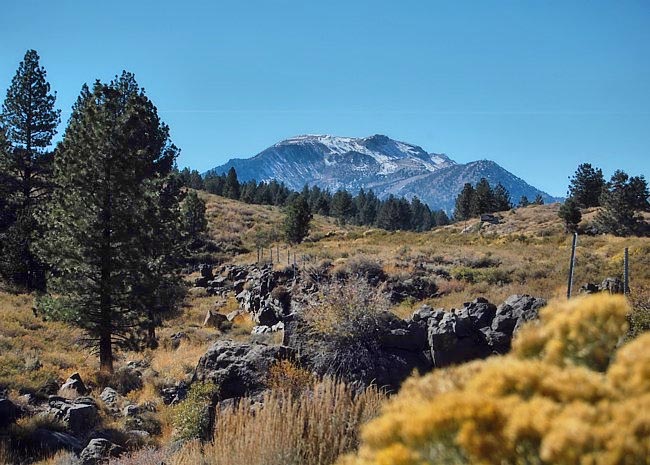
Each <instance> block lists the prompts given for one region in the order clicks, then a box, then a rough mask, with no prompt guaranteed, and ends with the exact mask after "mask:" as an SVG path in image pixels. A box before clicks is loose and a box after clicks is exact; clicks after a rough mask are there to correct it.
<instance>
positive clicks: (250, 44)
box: [0, 0, 650, 195]
mask: <svg viewBox="0 0 650 465" xmlns="http://www.w3.org/2000/svg"><path fill="white" fill-rule="evenodd" d="M0 31H1V32H0V93H1V94H0V95H1V96H2V98H4V95H5V94H6V89H7V87H8V85H9V83H10V81H11V77H12V76H13V74H14V73H15V70H16V68H17V66H18V63H19V62H20V60H21V59H22V57H23V55H24V53H25V51H26V50H27V49H30V48H33V49H36V50H37V51H38V52H39V54H40V56H41V63H42V64H43V65H44V66H45V67H46V69H47V72H48V79H49V81H50V83H51V84H52V88H53V89H54V90H56V91H57V92H58V100H57V105H58V107H59V108H61V109H62V110H63V120H64V123H63V124H62V126H61V132H62V131H63V128H64V124H65V122H66V121H67V118H68V117H69V114H70V111H69V110H70V107H71V105H72V104H73V102H74V100H75V99H76V97H77V95H78V93H79V90H80V88H81V85H82V84H83V83H84V82H88V83H92V82H93V81H94V80H95V79H101V80H110V79H111V78H112V77H113V76H114V75H115V74H118V73H120V72H121V71H122V70H123V69H126V70H128V71H132V72H134V73H135V75H136V79H137V80H138V82H139V84H140V85H141V86H143V87H145V88H146V90H147V94H148V95H149V97H150V98H151V99H152V100H153V101H154V103H155V104H156V105H157V107H158V109H159V112H160V114H161V116H162V118H163V120H164V121H165V122H166V123H167V124H169V126H170V127H171V133H172V138H173V141H174V143H176V145H178V146H179V147H180V148H181V150H182V154H181V156H180V158H179V160H178V164H179V166H180V167H183V166H190V167H192V168H195V169H198V170H200V171H204V170H207V169H209V168H212V167H214V166H216V165H219V164H222V163H223V162H225V161H226V160H227V159H228V158H231V157H235V156H236V157H249V156H252V155H255V154H256V153H258V152H260V151H261V150H263V149H264V148H266V147H268V146H270V145H272V144H273V143H275V142H277V141H279V140H282V139H284V138H287V137H290V136H294V135H298V134H305V133H317V134H323V133H327V134H335V135H342V136H359V137H362V136H367V135H372V134H375V133H380V134H386V135H388V136H390V137H392V138H395V139H398V140H403V141H406V142H410V143H414V144H417V145H420V146H422V147H423V148H424V149H425V150H427V151H429V152H443V153H446V154H448V155H449V156H450V157H451V158H453V159H454V160H456V161H458V162H468V161H473V160H477V159H482V158H489V159H492V160H495V161H497V162H498V163H499V164H501V165H502V166H504V167H505V168H506V169H508V170H510V171H512V172H513V173H515V174H516V175H518V176H520V177H523V178H524V179H526V180H527V181H528V182H530V183H531V184H533V185H535V186H536V187H540V188H542V189H543V190H546V191H547V192H549V193H551V194H554V195H564V194H565V192H566V186H567V178H568V176H570V175H571V174H572V173H573V172H574V171H575V168H576V167H577V165H578V164H579V163H581V162H591V163H592V164H594V165H596V166H599V167H601V168H602V169H603V171H604V172H605V174H606V176H609V175H611V173H612V172H613V170H614V169H616V168H622V169H624V170H625V171H627V172H628V173H629V174H635V175H638V174H643V175H645V176H646V178H648V174H650V1H648V0H636V1H635V0H621V1H584V2H583V1H567V0H560V1H541V0H539V1H532V0H530V1H525V0H516V1H488V0H477V1H467V2H461V1H445V2H441V1H430V0H419V1H412V0H400V1H382V0H369V1H366V0H363V1H361V0H359V1H355V0H347V1H345V0H328V1H325V0H321V1H319V2H315V1H310V0H295V1H294V0H291V1H290V0H268V1H261V0H259V1H245V0H239V1H236V0H232V1H219V0H215V1H194V0H185V1H182V2H180V1H167V0H156V1H138V0H130V1H125V0H114V1H110V2H108V1H107V2H97V1H87V0H85V1H63V0H60V1H56V0H39V1H36V0H2V5H1V6H0Z"/></svg>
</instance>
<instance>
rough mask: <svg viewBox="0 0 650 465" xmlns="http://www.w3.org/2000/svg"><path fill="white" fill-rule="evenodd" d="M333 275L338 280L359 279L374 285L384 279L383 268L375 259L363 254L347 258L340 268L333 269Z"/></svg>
mask: <svg viewBox="0 0 650 465" xmlns="http://www.w3.org/2000/svg"><path fill="white" fill-rule="evenodd" d="M335 277H336V278H337V279H339V280H340V281H342V280H345V279H348V278H349V279H352V280H355V281H356V280H361V279H364V280H366V281H367V282H368V283H370V284H372V285H374V286H376V285H378V284H379V283H380V282H382V281H385V280H386V273H384V269H383V267H382V266H381V263H379V262H378V261H376V260H373V259H371V258H368V257H365V256H357V257H353V258H351V259H349V260H348V261H347V263H346V264H345V266H344V267H343V268H342V269H338V270H336V271H335Z"/></svg>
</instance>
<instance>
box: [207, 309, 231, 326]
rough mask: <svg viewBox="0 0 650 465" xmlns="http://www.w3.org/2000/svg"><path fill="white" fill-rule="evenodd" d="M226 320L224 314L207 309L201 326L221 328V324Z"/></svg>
mask: <svg viewBox="0 0 650 465" xmlns="http://www.w3.org/2000/svg"><path fill="white" fill-rule="evenodd" d="M226 321H228V318H227V317H226V315H222V314H221V313H218V312H215V311H213V310H208V312H207V313H206V315H205V319H204V320H203V326H208V327H210V328H217V329H221V328H222V326H223V324H224V323H225V322H226Z"/></svg>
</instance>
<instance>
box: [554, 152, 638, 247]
mask: <svg viewBox="0 0 650 465" xmlns="http://www.w3.org/2000/svg"><path fill="white" fill-rule="evenodd" d="M649 198H650V193H649V191H648V183H647V182H646V180H645V177H644V176H643V175H641V176H629V175H628V174H627V173H626V172H624V171H622V170H616V171H615V172H614V174H613V175H612V176H611V178H610V180H609V181H605V177H604V176H603V172H602V170H601V169H600V168H596V167H594V166H592V165H591V164H590V163H582V164H580V165H579V166H578V168H577V170H576V172H575V173H574V175H573V176H572V177H571V178H570V180H569V190H568V192H567V199H566V200H565V202H564V204H563V205H562V206H561V207H560V211H559V215H560V217H561V218H562V219H563V220H564V223H565V225H566V228H567V230H569V231H572V232H573V231H576V230H577V227H578V224H579V223H580V221H581V220H582V209H585V208H593V207H600V209H599V211H598V214H597V215H596V219H595V220H594V225H593V228H594V230H593V232H599V233H610V234H614V235H617V236H629V235H643V234H647V229H648V225H647V223H646V222H645V221H644V220H643V217H642V215H641V214H640V213H641V212H647V211H650V202H649Z"/></svg>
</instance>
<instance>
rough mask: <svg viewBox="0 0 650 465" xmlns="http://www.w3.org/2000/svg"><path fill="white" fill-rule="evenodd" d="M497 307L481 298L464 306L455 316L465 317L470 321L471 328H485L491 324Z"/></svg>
mask: <svg viewBox="0 0 650 465" xmlns="http://www.w3.org/2000/svg"><path fill="white" fill-rule="evenodd" d="M496 310H497V307H496V305H494V304H491V303H490V302H488V301H487V299H484V298H482V297H479V298H477V299H475V300H474V301H472V302H468V303H466V304H464V306H463V308H462V309H460V310H459V311H458V312H457V314H458V315H459V316H461V315H462V316H467V317H469V318H470V319H471V322H472V327H474V328H477V329H479V328H486V327H489V326H490V325H491V324H492V320H493V319H494V316H495V314H496Z"/></svg>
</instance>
